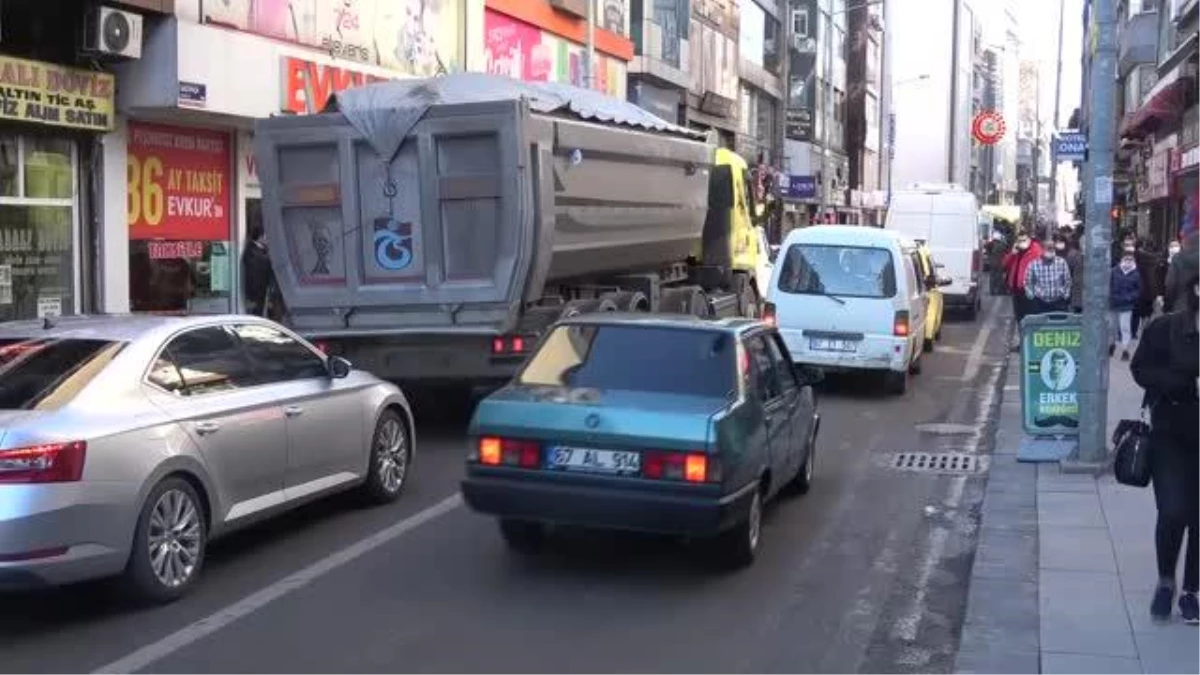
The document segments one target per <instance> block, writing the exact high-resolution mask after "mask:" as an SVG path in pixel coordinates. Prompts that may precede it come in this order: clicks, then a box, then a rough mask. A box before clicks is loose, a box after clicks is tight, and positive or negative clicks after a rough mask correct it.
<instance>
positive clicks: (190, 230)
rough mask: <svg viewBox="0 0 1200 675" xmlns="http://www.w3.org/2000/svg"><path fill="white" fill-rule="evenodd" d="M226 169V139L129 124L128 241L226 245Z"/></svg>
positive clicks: (219, 135)
mask: <svg viewBox="0 0 1200 675" xmlns="http://www.w3.org/2000/svg"><path fill="white" fill-rule="evenodd" d="M231 163H232V159H231V157H230V148H229V135H228V134H225V133H221V132H219V131H207V130H201V129H187V128H182V127H169V126H163V125H157V124H143V123H140V122H131V123H130V124H129V153H128V159H127V163H126V173H127V183H126V184H127V201H126V208H127V209H128V217H129V238H130V239H169V240H180V241H185V242H190V241H226V240H228V239H229V233H230V226H229V224H230V218H229V200H230V194H231V193H230V187H229V183H230V177H229V174H230V165H231ZM181 257H184V256H181Z"/></svg>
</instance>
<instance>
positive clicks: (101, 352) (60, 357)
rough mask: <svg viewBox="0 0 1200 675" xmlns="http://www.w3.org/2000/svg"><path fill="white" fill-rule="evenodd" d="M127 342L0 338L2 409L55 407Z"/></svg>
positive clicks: (71, 395) (105, 363)
mask: <svg viewBox="0 0 1200 675" xmlns="http://www.w3.org/2000/svg"><path fill="white" fill-rule="evenodd" d="M123 346H124V343H121V342H111V341H107V340H81V339H75V338H65V339H60V338H18V339H12V338H0V410H54V409H56V408H59V407H61V406H62V405H64V404H66V403H67V402H69V401H70V400H71V399H73V398H75V395H76V394H78V393H79V391H80V390H81V389H83V388H84V387H85V386H86V385H87V384H88V383H89V382H91V381H92V379H93V378H95V377H96V375H97V374H98V373H99V372H100V371H101V370H103V369H104V366H106V365H108V362H109V361H111V360H112V358H113V357H114V356H116V355H117V352H119V351H121V348H122V347H123Z"/></svg>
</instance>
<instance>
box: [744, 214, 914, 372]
mask: <svg viewBox="0 0 1200 675" xmlns="http://www.w3.org/2000/svg"><path fill="white" fill-rule="evenodd" d="M916 256H917V246H916V243H915V242H913V241H912V240H909V239H906V238H904V237H902V236H900V235H899V234H896V233H895V232H889V231H887V230H881V229H878V228H873V227H859V226H853V225H816V226H813V227H806V228H802V229H799V230H793V231H792V232H791V233H790V234H788V236H787V239H786V240H784V242H783V246H782V248H781V249H780V252H779V257H778V258H777V259H776V261H775V266H774V267H775V269H774V271H773V273H772V276H771V282H770V285H769V287H768V288H769V290H768V291H767V305H766V307H765V311H764V314H765V316H766V318H767V320H768V321H774V322H775V323H776V325H778V327H779V332H780V334H781V335H782V336H783V338H784V340H785V341H786V342H787V346H788V350H789V351H790V352H791V354H792V359H793V360H794V361H795V362H797V363H803V364H807V365H812V366H817V367H820V368H823V369H827V370H869V371H877V372H879V373H880V374H882V375H884V377H885V378H886V380H887V383H888V389H889V390H890V391H892V392H893V393H903V392H904V391H905V390H906V389H907V387H908V377H909V374H910V373H911V374H917V373H918V372H920V358H921V354H922V349H921V347H922V343H923V342H924V337H925V321H926V315H927V302H928V296H927V292H926V288H925V285H924V284H923V283H922V282H921V280H920V276H919V274H918V271H917V270H919V269H920V265H919V263H918V260H917V257H916Z"/></svg>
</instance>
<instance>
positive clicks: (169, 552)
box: [146, 489, 203, 589]
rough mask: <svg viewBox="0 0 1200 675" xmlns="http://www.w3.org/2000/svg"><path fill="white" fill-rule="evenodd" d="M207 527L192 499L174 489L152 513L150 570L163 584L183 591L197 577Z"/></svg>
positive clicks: (147, 540) (149, 528)
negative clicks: (202, 522)
mask: <svg viewBox="0 0 1200 675" xmlns="http://www.w3.org/2000/svg"><path fill="white" fill-rule="evenodd" d="M202 536H203V526H202V525H201V523H200V510H199V509H198V508H197V507H196V504H195V503H194V502H193V501H192V497H191V495H188V494H186V493H184V491H183V490H178V489H170V490H167V491H165V492H163V493H162V495H160V496H159V498H158V501H156V502H155V503H154V508H153V509H151V511H150V520H149V526H148V528H147V531H146V546H147V555H148V556H149V558H150V569H151V570H152V571H153V572H154V577H155V578H156V579H157V580H158V582H159V583H160V584H162V585H163V586H165V587H167V588H172V589H174V588H179V587H181V586H183V585H184V584H186V583H187V582H188V581H190V580H191V578H192V577H193V576H194V575H195V573H196V569H197V565H198V564H199V562H200V555H201V546H202V545H203V544H202V542H201V537H202Z"/></svg>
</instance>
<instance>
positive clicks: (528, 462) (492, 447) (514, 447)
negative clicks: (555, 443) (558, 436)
mask: <svg viewBox="0 0 1200 675" xmlns="http://www.w3.org/2000/svg"><path fill="white" fill-rule="evenodd" d="M470 459H471V460H472V461H476V462H479V463H480V464H486V465H488V466H519V467H521V468H523V469H536V468H538V467H539V466H541V465H542V446H541V444H539V443H538V442H537V441H523V440H518V439H514V438H499V437H497V436H483V437H481V438H480V439H479V446H478V448H477V450H476V452H473V453H471V457H470Z"/></svg>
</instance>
